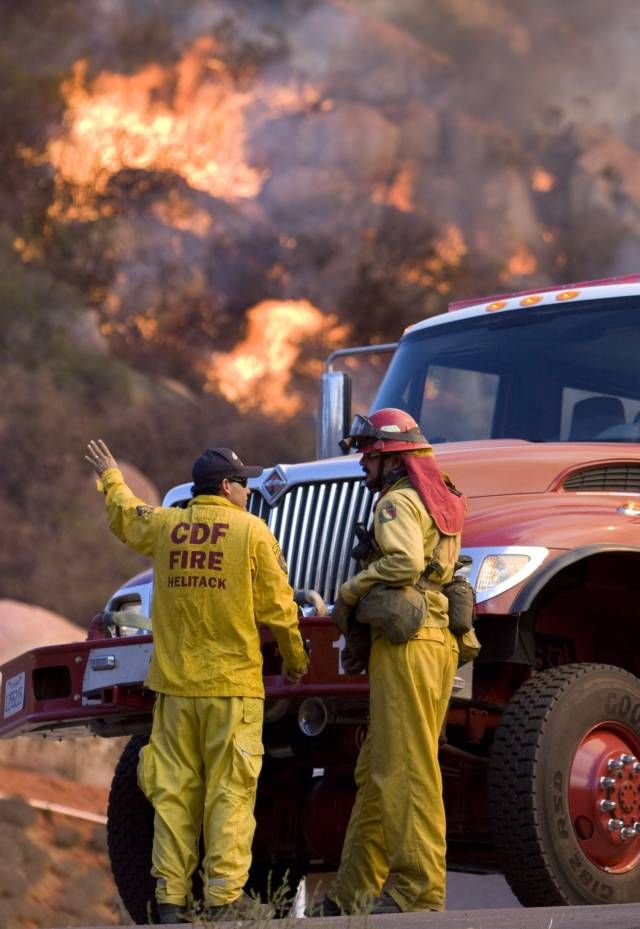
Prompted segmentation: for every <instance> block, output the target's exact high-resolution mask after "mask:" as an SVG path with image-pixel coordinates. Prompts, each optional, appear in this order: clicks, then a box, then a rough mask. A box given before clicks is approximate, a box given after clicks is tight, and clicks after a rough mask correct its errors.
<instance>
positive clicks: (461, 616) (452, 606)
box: [442, 575, 476, 635]
mask: <svg viewBox="0 0 640 929" xmlns="http://www.w3.org/2000/svg"><path fill="white" fill-rule="evenodd" d="M442 591H443V593H444V594H445V596H446V598H447V600H448V601H449V629H450V630H451V632H453V634H454V635H464V634H465V632H471V630H472V629H473V621H474V619H475V608H476V598H475V594H474V592H473V587H472V586H471V584H470V583H469V581H468V580H467V578H466V577H464V576H462V575H454V577H453V580H452V581H450V582H449V583H448V584H445V585H444V586H443V588H442Z"/></svg>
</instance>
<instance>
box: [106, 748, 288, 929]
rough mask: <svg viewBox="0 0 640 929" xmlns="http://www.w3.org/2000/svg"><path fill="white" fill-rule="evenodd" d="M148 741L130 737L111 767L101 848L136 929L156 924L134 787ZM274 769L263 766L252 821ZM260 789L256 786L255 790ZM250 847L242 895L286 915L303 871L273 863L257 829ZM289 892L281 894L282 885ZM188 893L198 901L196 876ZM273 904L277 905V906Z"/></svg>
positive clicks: (148, 814)
mask: <svg viewBox="0 0 640 929" xmlns="http://www.w3.org/2000/svg"><path fill="white" fill-rule="evenodd" d="M147 742H148V737H147V736H141V735H137V736H133V737H132V738H131V739H130V740H129V742H128V743H127V745H126V746H125V748H124V751H123V753H122V755H121V756H120V759H119V761H118V764H117V765H116V769H115V772H114V776H113V781H112V783H111V790H110V792H109V805H108V810H107V846H108V850H109V859H110V862H111V870H112V872H113V877H114V880H115V884H116V887H117V889H118V893H119V894H120V898H121V900H122V902H123V904H124V906H125V907H126V910H127V912H128V913H129V915H130V916H131V918H132V919H133V920H134V922H135V923H137V924H138V925H146V924H148V923H150V922H151V923H157V922H158V919H157V912H156V908H155V880H154V879H153V878H152V876H151V846H152V844H153V807H152V806H151V804H150V803H149V801H148V800H147V798H146V797H145V795H144V794H143V793H142V791H141V790H140V788H139V787H138V781H137V773H136V772H137V767H138V756H139V754H140V749H141V748H142V747H143V746H144V745H146V743H147ZM278 770H279V766H278V764H277V763H276V765H275V766H274V770H273V771H271V766H270V765H269V764H268V763H267V764H265V767H264V770H263V774H261V780H260V781H259V782H258V785H259V786H258V798H257V803H256V818H257V819H258V820H259V819H260V815H261V808H262V807H263V806H264V807H268V806H269V803H270V799H271V797H270V793H271V791H270V789H269V785H274V786H275V785H276V784H277V778H276V777H275V776H274V775H277V773H278ZM261 785H262V787H261ZM256 838H257V842H254V851H253V861H252V864H251V870H250V872H249V879H248V881H247V885H246V888H245V889H246V891H247V892H248V893H250V894H251V895H252V896H256V895H257V896H260V898H261V899H262V900H263V901H266V900H272V901H273V900H274V898H275V903H276V906H277V909H278V912H277V913H276V915H277V916H286V915H287V912H288V909H289V907H288V904H287V900H288V899H290V898H291V897H292V896H293V894H294V893H295V890H296V888H297V886H298V884H299V883H300V879H301V878H302V877H303V876H304V871H305V870H306V869H305V868H303V867H300V865H299V864H297V862H296V861H292V862H288V863H287V862H283V861H277V860H273V859H272V858H271V856H270V854H269V850H268V838H267V837H264V836H263V837H262V839H263V840H262V841H260V831H258V830H257V836H256ZM285 879H286V883H287V884H288V886H289V888H290V893H289V894H288V895H287V894H285V893H284V891H283V884H284V882H285ZM193 893H194V896H195V898H196V899H198V898H199V897H200V895H201V893H202V885H201V881H200V877H199V875H198V874H196V875H195V876H194V887H193ZM278 904H281V905H280V906H279V905H278Z"/></svg>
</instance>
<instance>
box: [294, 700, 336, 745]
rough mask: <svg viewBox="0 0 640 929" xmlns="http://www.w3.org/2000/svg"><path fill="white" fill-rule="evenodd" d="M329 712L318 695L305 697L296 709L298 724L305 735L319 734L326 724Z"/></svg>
mask: <svg viewBox="0 0 640 929" xmlns="http://www.w3.org/2000/svg"><path fill="white" fill-rule="evenodd" d="M328 719H329V713H328V711H327V707H326V706H325V703H324V701H323V700H321V699H320V697H307V699H306V700H303V701H302V703H301V704H300V709H299V710H298V726H299V727H300V730H301V731H302V732H303V733H304V734H305V735H310V736H314V735H320V733H321V732H322V730H323V729H324V728H325V726H326V725H327V722H328Z"/></svg>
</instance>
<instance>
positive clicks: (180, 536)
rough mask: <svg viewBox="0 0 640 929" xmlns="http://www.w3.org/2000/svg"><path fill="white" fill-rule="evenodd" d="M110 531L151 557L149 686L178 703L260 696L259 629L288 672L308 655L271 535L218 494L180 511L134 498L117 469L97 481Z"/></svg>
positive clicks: (303, 663) (259, 522) (198, 499)
mask: <svg viewBox="0 0 640 929" xmlns="http://www.w3.org/2000/svg"><path fill="white" fill-rule="evenodd" d="M102 486H103V489H104V492H105V495H106V499H105V502H106V508H107V514H108V518H109V527H110V529H111V530H112V532H114V533H115V535H117V536H118V538H119V539H121V541H123V542H126V544H127V545H129V546H130V547H131V548H133V549H135V550H136V551H138V552H140V553H141V554H143V555H150V556H151V557H152V558H153V561H154V586H153V601H152V617H153V655H152V658H151V665H150V667H149V673H148V675H147V679H146V681H145V685H146V686H147V687H149V688H150V689H152V690H155V691H157V692H158V693H164V694H172V695H174V696H183V697H235V696H241V697H264V685H263V682H262V655H261V652H260V636H259V632H258V624H259V623H262V624H264V625H265V626H268V627H269V629H271V631H272V632H273V635H274V636H275V639H276V641H277V643H278V647H279V649H280V653H281V655H282V657H283V659H284V663H285V665H286V667H287V668H289V669H291V670H295V671H305V670H306V669H307V666H308V659H307V656H306V654H305V652H304V648H303V644H302V638H301V636H300V630H299V627H298V610H297V606H296V604H295V603H294V601H293V591H292V589H291V587H290V586H289V583H288V581H287V575H286V565H285V563H284V559H283V557H282V553H281V552H280V547H279V545H278V543H277V541H276V539H275V537H274V536H273V535H272V533H271V532H270V530H269V528H268V527H267V526H266V525H265V523H264V522H263V521H262V520H261V519H258V518H257V517H256V516H253V515H251V514H250V513H247V512H246V510H243V509H242V508H241V507H239V506H236V505H235V504H233V503H230V502H229V501H228V500H227V499H226V498H224V497H218V496H198V497H196V498H194V499H193V500H191V501H190V503H189V505H188V506H187V507H186V509H180V508H174V507H152V506H148V505H147V504H145V503H144V502H143V501H142V500H139V499H138V498H137V497H136V496H134V494H133V493H132V492H131V490H130V489H129V488H128V487H127V485H126V484H125V482H124V480H123V477H122V474H121V473H120V471H119V470H118V469H117V468H109V469H108V470H107V471H105V472H104V474H103V475H102Z"/></svg>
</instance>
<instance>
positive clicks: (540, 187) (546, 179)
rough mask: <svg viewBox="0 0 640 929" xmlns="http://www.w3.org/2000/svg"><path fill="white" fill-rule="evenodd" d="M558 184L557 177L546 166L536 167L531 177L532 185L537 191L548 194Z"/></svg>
mask: <svg viewBox="0 0 640 929" xmlns="http://www.w3.org/2000/svg"><path fill="white" fill-rule="evenodd" d="M555 186H556V179H555V177H554V175H553V174H551V173H550V172H549V171H545V169H544V168H540V167H538V168H535V169H534V172H533V175H532V177H531V187H532V188H533V190H535V191H536V192H537V193H541V194H547V193H549V191H550V190H553V188H554V187H555Z"/></svg>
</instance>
